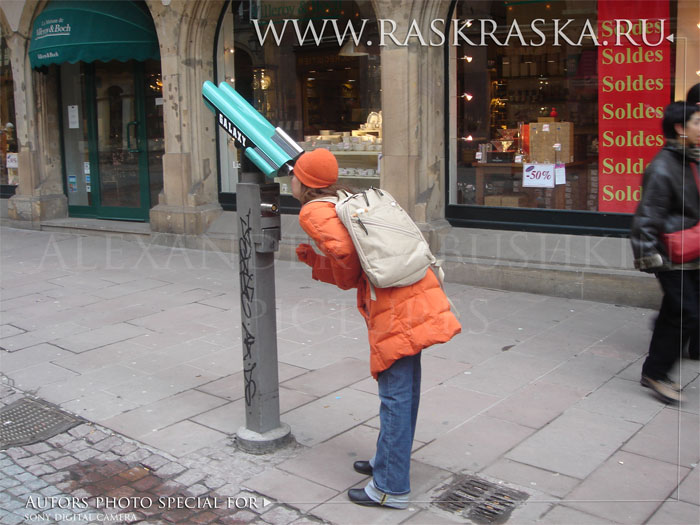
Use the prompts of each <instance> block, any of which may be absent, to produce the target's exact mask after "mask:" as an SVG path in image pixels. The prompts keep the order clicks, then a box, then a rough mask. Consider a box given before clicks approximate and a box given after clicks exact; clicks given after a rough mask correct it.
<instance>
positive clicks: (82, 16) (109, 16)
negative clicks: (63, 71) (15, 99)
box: [29, 0, 160, 69]
mask: <svg viewBox="0 0 700 525" xmlns="http://www.w3.org/2000/svg"><path fill="white" fill-rule="evenodd" d="M159 57H160V50H159V48H158V37H157V36H156V30H155V27H154V25H153V20H152V19H151V17H150V16H149V15H148V13H146V12H145V11H144V10H143V9H142V8H141V7H139V5H138V4H137V3H136V2H131V1H127V0H123V1H121V0H120V1H113V0H93V1H85V0H82V1H79V0H78V1H77V0H52V1H51V2H49V4H48V5H47V6H46V7H45V8H44V10H43V11H42V12H41V14H40V15H39V16H37V17H36V20H34V25H33V27H32V40H31V43H30V45H29V60H30V61H31V64H32V68H34V69H36V68H39V67H42V66H48V65H49V64H62V63H64V62H70V63H71V64H74V63H76V62H79V61H83V62H94V61H96V60H99V61H102V62H109V61H110V60H119V61H121V62H125V61H127V60H132V59H133V60H138V61H143V60H147V59H149V58H152V59H158V58H159Z"/></svg>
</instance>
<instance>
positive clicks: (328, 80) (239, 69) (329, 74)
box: [216, 0, 383, 207]
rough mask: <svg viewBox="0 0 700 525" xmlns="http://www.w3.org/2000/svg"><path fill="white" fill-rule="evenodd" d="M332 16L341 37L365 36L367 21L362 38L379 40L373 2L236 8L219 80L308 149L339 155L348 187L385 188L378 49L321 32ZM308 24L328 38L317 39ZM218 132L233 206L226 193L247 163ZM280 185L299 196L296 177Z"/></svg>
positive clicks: (228, 12)
mask: <svg viewBox="0 0 700 525" xmlns="http://www.w3.org/2000/svg"><path fill="white" fill-rule="evenodd" d="M290 10H291V11H290ZM290 13H291V14H290ZM285 19H293V20H295V21H296V23H297V24H298V27H299V29H300V33H301V36H303V35H304V32H306V36H307V38H306V39H304V40H301V41H300V38H299V36H300V34H298V33H297V32H296V31H295V28H294V27H293V26H292V25H291V24H290V23H289V22H287V25H286V26H285V23H284V20H285ZM324 19H327V20H330V19H333V20H336V21H337V22H336V23H337V27H338V28H339V29H340V34H341V36H342V33H343V31H344V29H345V28H346V27H348V24H349V23H352V25H353V27H354V28H355V29H356V30H359V29H360V27H361V26H362V23H363V22H362V21H363V20H366V21H367V22H365V29H364V32H363V40H364V41H367V40H369V41H371V40H372V36H373V35H375V34H377V21H376V18H375V15H374V10H373V8H372V5H371V2H370V1H356V2H353V1H346V0H343V1H340V0H331V1H308V2H303V1H302V2H299V1H295V2H279V1H266V0H264V1H262V2H257V3H251V2H247V1H245V2H236V1H234V2H231V3H230V4H228V5H227V6H226V7H225V9H224V11H223V14H222V18H221V20H220V25H219V31H218V36H217V48H216V65H217V69H216V81H217V83H219V82H222V81H226V82H228V83H229V84H230V85H231V86H233V87H234V88H235V89H236V90H237V91H238V92H239V93H241V95H243V97H245V98H246V99H247V100H248V101H249V102H251V104H252V105H253V106H254V107H255V108H256V109H257V110H258V111H259V112H260V113H261V114H262V115H263V116H265V118H267V119H268V120H269V121H270V122H271V123H272V124H273V125H274V126H279V127H280V128H282V129H283V130H284V131H285V132H286V133H287V134H288V135H289V136H290V137H292V138H293V139H294V140H295V141H297V142H298V143H299V145H300V146H302V147H303V148H304V149H305V150H307V151H311V150H313V149H316V148H327V149H329V150H331V151H332V152H333V153H334V154H335V155H336V157H337V159H338V164H339V172H340V173H339V177H340V180H341V182H343V183H344V184H347V185H349V186H351V187H354V188H362V187H369V186H372V185H374V186H378V185H379V173H380V165H381V157H382V155H381V152H382V138H383V137H382V125H381V124H382V114H381V82H380V75H381V69H380V68H381V63H380V53H379V46H378V45H374V46H366V45H360V46H357V47H355V45H354V42H353V40H352V39H351V37H350V33H349V32H348V33H347V34H346V35H345V39H342V38H341V39H340V41H338V37H337V35H336V34H335V32H334V30H333V28H332V26H331V25H330V24H328V23H326V26H325V29H323V20H324ZM251 20H257V21H258V22H257V23H258V27H259V29H260V35H267V36H266V38H265V39H264V41H263V43H262V44H261V42H260V35H259V34H258V33H257V32H256V26H255V24H254V23H253V22H252V21H251ZM271 23H272V24H273V25H274V29H275V31H276V34H277V35H278V37H279V38H278V39H276V38H274V36H273V33H272V32H271V29H269V27H270V24H271ZM310 25H313V28H314V29H315V30H316V34H317V35H319V36H322V38H319V39H318V40H317V39H315V38H314V37H313V36H312V32H311V30H310V29H309V26H310ZM322 29H323V31H322ZM266 31H267V33H266ZM377 35H378V34H377ZM374 41H375V42H378V38H375V39H374ZM218 133H219V135H218V144H219V161H220V162H219V168H220V175H221V179H220V190H221V193H222V197H221V199H220V200H221V201H222V205H223V206H224V207H226V204H227V200H226V194H232V193H234V192H235V186H236V183H237V182H238V178H239V173H240V171H241V169H244V167H245V164H244V161H243V159H242V152H241V151H240V150H237V149H236V148H235V147H234V145H233V143H232V141H231V139H230V137H229V136H228V135H227V134H226V132H225V131H223V130H219V131H218ZM275 180H276V182H279V184H280V188H281V192H282V194H283V195H285V194H287V195H291V182H290V178H289V177H280V178H277V179H275ZM283 202H284V199H283ZM288 202H289V203H290V205H292V202H291V200H289V201H288Z"/></svg>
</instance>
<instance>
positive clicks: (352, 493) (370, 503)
mask: <svg viewBox="0 0 700 525" xmlns="http://www.w3.org/2000/svg"><path fill="white" fill-rule="evenodd" d="M358 463H360V462H359V461H358ZM348 498H350V501H352V502H353V503H357V504H358V505H362V506H364V507H381V506H382V505H381V503H378V502H376V501H374V500H373V499H372V498H370V497H369V496H368V495H367V493H366V492H365V489H350V490H348Z"/></svg>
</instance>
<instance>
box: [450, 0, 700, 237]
mask: <svg viewBox="0 0 700 525" xmlns="http://www.w3.org/2000/svg"><path fill="white" fill-rule="evenodd" d="M691 5H692V6H694V7H692V8H691V7H690V6H691ZM680 9H690V10H691V11H693V13H692V14H691V13H686V16H687V20H692V25H693V29H694V30H693V29H690V28H688V27H685V25H687V22H686V21H685V20H682V19H681V17H680V16H679V10H680ZM693 15H694V16H693ZM691 17H692V18H691ZM640 18H645V19H646V20H647V21H646V22H644V21H642V22H640V21H639V19H640ZM452 19H453V24H454V23H455V21H458V22H457V25H452V26H451V27H452V29H453V31H452V35H451V37H450V44H451V45H450V46H449V47H448V51H447V53H448V55H449V57H448V58H449V59H448V78H449V86H450V93H449V115H450V120H449V130H450V141H449V151H448V157H449V192H448V203H449V206H448V215H450V212H451V214H452V215H453V217H462V218H470V219H472V220H474V222H479V221H481V223H482V224H483V225H484V226H488V223H489V222H493V223H494V224H495V223H498V222H499V220H500V221H505V222H512V224H510V225H507V226H506V227H509V228H511V229H514V228H516V227H517V223H518V222H523V223H528V225H529V226H532V223H533V222H541V223H542V224H543V225H544V226H545V230H546V228H552V227H554V226H555V225H556V223H557V222H559V219H557V217H563V216H564V215H565V213H563V212H577V214H571V213H569V215H568V216H567V217H568V218H567V219H566V220H562V221H561V224H563V223H567V224H568V225H573V226H576V223H578V224H584V223H586V222H588V223H589V224H593V222H596V223H597V224H599V225H601V224H602V223H601V222H600V220H601V219H600V217H597V218H594V219H586V218H585V216H586V214H585V213H584V214H581V213H580V212H593V213H594V214H595V215H600V214H601V213H605V214H608V215H607V216H608V217H609V225H612V224H613V223H615V225H616V226H617V227H618V229H619V232H622V231H624V229H625V224H626V223H625V221H628V220H629V217H630V214H632V213H633V212H634V210H635V209H636V204H637V202H638V201H639V198H640V196H641V178H642V173H643V171H644V167H645V166H646V163H648V162H649V161H650V160H651V158H652V157H653V156H654V154H655V153H656V152H657V151H658V150H659V148H660V147H661V146H662V145H663V135H662V133H661V119H660V117H661V115H662V112H663V108H664V107H665V106H666V105H667V104H669V103H670V102H671V101H673V100H674V98H675V97H677V96H678V95H679V94H680V98H682V96H683V93H684V91H683V89H684V87H685V86H687V87H690V85H692V83H694V82H693V78H692V77H695V78H696V80H695V82H697V81H698V80H700V78H698V77H697V76H695V70H697V67H692V70H693V73H692V75H686V76H683V75H682V74H681V73H680V69H682V70H683V71H685V69H686V66H685V65H682V64H687V60H688V58H689V57H688V56H687V55H688V53H696V52H694V51H690V52H687V51H686V52H685V53H686V56H685V57H684V58H682V59H681V58H680V57H679V56H678V52H677V51H678V50H679V49H680V47H681V45H682V46H683V47H684V48H685V46H686V42H687V49H697V48H698V39H697V38H698V35H697V33H698V32H699V29H698V27H697V23H698V21H700V16H699V13H698V4H697V2H692V1H690V0H689V1H687V2H686V1H680V2H676V1H670V2H669V1H660V2H644V9H641V8H635V7H633V6H632V7H631V6H630V5H628V4H627V3H624V2H616V1H613V0H598V1H591V0H587V1H586V0H584V1H581V0H577V1H575V2H574V1H557V2H554V1H552V2H549V1H548V2H544V1H543V2H537V1H535V2H491V1H463V0H459V1H457V2H456V3H455V4H454V11H453V16H452ZM645 24H646V27H644V26H645ZM455 27H457V28H459V34H457V35H456V36H455V31H454V28H455ZM620 33H627V34H628V35H629V37H630V38H626V37H624V36H620ZM671 34H674V35H675V36H676V37H679V36H681V35H683V38H682V39H681V38H675V39H674V38H671V39H668V38H667V37H668V36H669V35H671ZM681 42H682V44H681ZM455 44H456V45H455ZM693 46H694V48H693ZM695 60H696V61H695V66H697V53H696V54H695ZM687 67H688V68H690V67H691V66H690V65H688V66H687ZM460 208H462V209H461V210H460ZM494 208H498V209H501V210H502V212H500V217H499V214H498V213H497V212H496V211H495V210H494ZM504 208H506V210H504ZM516 208H517V210H514V209H516ZM467 210H470V211H467ZM518 210H523V211H522V212H521V213H520V215H518ZM525 210H539V211H546V212H552V214H550V216H548V215H547V214H546V213H545V214H542V213H540V214H539V215H537V216H535V215H534V213H533V212H526V211H525ZM555 212H556V213H555ZM613 228H614V227H613Z"/></svg>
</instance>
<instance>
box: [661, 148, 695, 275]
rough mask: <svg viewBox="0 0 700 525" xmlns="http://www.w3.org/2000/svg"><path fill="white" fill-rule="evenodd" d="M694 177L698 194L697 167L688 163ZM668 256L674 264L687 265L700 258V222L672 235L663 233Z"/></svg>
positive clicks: (692, 163)
mask: <svg viewBox="0 0 700 525" xmlns="http://www.w3.org/2000/svg"><path fill="white" fill-rule="evenodd" d="M690 166H691V167H692V169H693V175H695V184H696V185H697V187H698V191H699V192H700V177H699V176H698V167H697V166H696V164H695V163H694V162H691V163H690ZM663 239H664V242H665V243H666V247H667V248H668V256H669V257H670V259H671V261H672V262H674V263H687V262H691V261H694V260H695V259H698V258H700V222H698V223H697V224H696V225H695V226H693V227H691V228H686V229H685V230H679V231H677V232H673V233H665V234H664V236H663Z"/></svg>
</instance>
